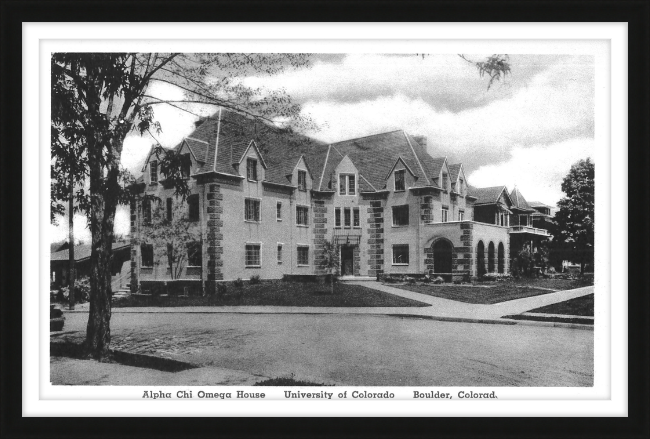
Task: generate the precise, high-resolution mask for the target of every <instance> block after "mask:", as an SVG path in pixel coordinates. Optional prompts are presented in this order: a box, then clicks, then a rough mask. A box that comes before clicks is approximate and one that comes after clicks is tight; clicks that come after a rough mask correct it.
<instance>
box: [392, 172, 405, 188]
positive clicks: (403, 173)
mask: <svg viewBox="0 0 650 439" xmlns="http://www.w3.org/2000/svg"><path fill="white" fill-rule="evenodd" d="M398 173H400V174H402V175H404V177H403V178H402V182H403V183H404V187H403V188H402V189H397V174H398ZM405 190H406V169H398V170H396V171H395V172H394V174H393V192H404V191H405Z"/></svg>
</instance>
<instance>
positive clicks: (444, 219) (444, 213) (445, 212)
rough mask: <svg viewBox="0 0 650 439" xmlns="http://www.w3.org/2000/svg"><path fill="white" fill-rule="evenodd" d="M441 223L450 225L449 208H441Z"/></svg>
mask: <svg viewBox="0 0 650 439" xmlns="http://www.w3.org/2000/svg"><path fill="white" fill-rule="evenodd" d="M440 222H441V223H448V222H449V208H448V207H442V208H440Z"/></svg>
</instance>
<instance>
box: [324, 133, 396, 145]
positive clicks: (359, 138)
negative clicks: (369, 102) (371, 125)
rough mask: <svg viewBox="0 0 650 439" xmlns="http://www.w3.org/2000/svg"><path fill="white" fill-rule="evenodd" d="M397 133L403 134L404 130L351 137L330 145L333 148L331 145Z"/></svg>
mask: <svg viewBox="0 0 650 439" xmlns="http://www.w3.org/2000/svg"><path fill="white" fill-rule="evenodd" d="M398 131H402V132H403V131H404V130H403V129H397V130H393V131H386V132H382V133H375V134H368V135H367V136H361V137H353V138H352V139H346V140H340V141H338V142H334V143H332V144H331V145H332V146H333V145H336V144H338V143H345V142H353V141H355V140H361V139H367V138H368V137H374V136H381V135H382V134H390V133H396V132H398Z"/></svg>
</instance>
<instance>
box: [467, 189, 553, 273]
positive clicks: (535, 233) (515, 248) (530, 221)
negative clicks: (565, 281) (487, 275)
mask: <svg viewBox="0 0 650 439" xmlns="http://www.w3.org/2000/svg"><path fill="white" fill-rule="evenodd" d="M472 191H473V192H472V193H474V194H475V195H476V197H477V200H476V202H475V203H474V219H475V220H476V221H479V222H485V223H489V224H496V225H499V226H502V227H507V228H508V230H509V250H510V255H511V257H512V258H515V257H516V256H517V254H518V253H519V251H521V250H522V249H523V248H524V246H527V245H528V246H529V247H530V249H531V251H533V252H535V251H537V250H538V248H539V245H540V243H541V242H542V241H543V240H546V239H549V238H551V235H550V233H549V232H548V230H547V229H546V228H541V227H535V221H536V219H537V218H539V217H540V215H547V214H545V213H540V211H538V210H536V209H535V208H533V207H532V206H531V205H530V203H528V202H527V201H526V199H525V198H524V196H523V195H522V193H521V191H520V190H519V189H517V188H516V187H515V188H514V189H513V190H512V192H510V193H508V189H507V188H506V187H505V186H494V187H489V188H472ZM537 205H539V206H540V208H542V206H545V205H541V204H540V203H537ZM545 207H547V208H549V212H550V207H548V206H545ZM549 217H550V215H549ZM488 251H489V250H488ZM498 251H499V252H500V251H501V250H500V249H498ZM488 271H490V270H489V269H488Z"/></svg>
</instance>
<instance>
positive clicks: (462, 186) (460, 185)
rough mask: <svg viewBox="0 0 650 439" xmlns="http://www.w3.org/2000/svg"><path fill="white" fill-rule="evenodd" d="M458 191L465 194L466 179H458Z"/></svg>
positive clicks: (462, 194)
mask: <svg viewBox="0 0 650 439" xmlns="http://www.w3.org/2000/svg"><path fill="white" fill-rule="evenodd" d="M458 193H459V194H460V195H461V196H465V181H464V180H463V179H462V178H461V179H459V180H458Z"/></svg>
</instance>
